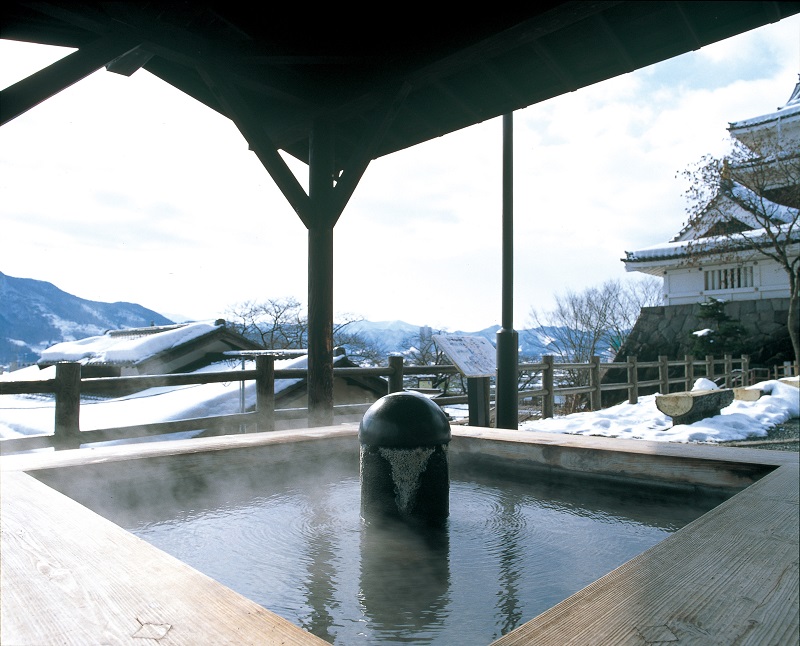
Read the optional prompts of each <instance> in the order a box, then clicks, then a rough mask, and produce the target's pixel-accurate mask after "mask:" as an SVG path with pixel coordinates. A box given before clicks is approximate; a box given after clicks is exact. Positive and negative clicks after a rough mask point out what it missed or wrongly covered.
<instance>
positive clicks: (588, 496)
mask: <svg viewBox="0 0 800 646" xmlns="http://www.w3.org/2000/svg"><path fill="white" fill-rule="evenodd" d="M328 462H329V460H326V464H327V463H328ZM334 462H336V461H335V460H334ZM321 463H322V462H319V463H317V462H314V461H311V462H309V463H308V464H306V465H304V467H303V468H301V469H298V468H297V466H296V463H295V465H293V466H291V467H290V466H286V465H284V466H280V465H268V464H265V465H264V466H263V468H260V469H256V468H253V467H249V468H248V469H246V470H243V469H238V470H237V469H233V468H229V469H220V468H215V469H214V470H213V475H211V472H210V471H208V470H207V469H204V468H197V467H195V468H190V469H183V470H182V471H181V472H180V476H179V477H178V479H177V480H174V481H171V482H168V480H167V478H163V477H162V478H158V477H152V474H151V475H150V476H143V475H142V474H141V473H139V476H137V477H136V478H134V476H133V475H131V474H132V473H137V472H138V469H133V468H132V470H131V472H130V473H129V474H128V475H127V477H126V478H123V479H121V480H119V479H118V480H115V479H114V478H115V477H117V478H119V470H120V469H119V467H118V466H117V467H108V466H106V467H98V469H101V468H104V469H105V471H104V472H102V473H100V472H98V473H96V474H95V476H96V477H102V478H103V482H104V484H103V486H102V487H96V486H91V487H90V486H88V485H87V484H86V483H85V481H84V483H83V484H80V483H72V484H70V483H69V482H59V483H54V485H55V486H58V488H60V489H62V490H63V491H64V492H65V493H67V494H68V495H71V496H72V497H73V498H76V499H78V500H79V501H80V502H82V503H84V504H86V505H87V506H89V507H92V508H95V509H96V510H97V511H98V512H100V513H102V514H103V515H105V516H107V517H109V518H110V519H111V520H114V521H115V522H117V523H118V524H120V525H122V526H123V527H126V528H127V529H129V530H130V531H131V532H133V533H134V534H136V535H138V536H140V537H141V538H143V539H146V540H147V541H149V542H151V543H152V544H154V545H155V546H157V547H159V548H161V549H163V550H164V551H166V552H168V553H170V554H172V555H174V556H176V557H177V558H179V559H181V560H182V561H185V562H186V563H188V564H190V565H192V566H193V567H195V568H196V569H198V570H200V571H202V572H204V573H206V574H207V575H209V576H211V577H213V578H214V579H216V580H218V581H220V582H221V583H223V584H225V585H227V586H229V587H230V588H232V589H234V590H237V591H238V592H240V593H241V594H243V595H245V596H247V597H249V598H251V599H253V600H254V601H256V602H258V603H259V604H261V605H263V606H264V607H266V608H268V609H270V610H272V611H275V612H277V613H278V614H280V615H282V616H283V617H285V618H287V619H289V620H290V621H292V622H294V623H295V624H297V625H299V626H302V627H303V628H305V629H306V630H308V631H310V632H312V633H314V634H315V635H318V636H319V637H322V638H323V639H325V640H328V641H329V642H331V643H334V644H346V645H351V644H359V643H361V644H447V645H452V644H459V645H465V646H467V645H470V644H475V645H479V644H480V645H485V644H488V643H489V642H491V641H492V640H493V639H496V638H497V637H499V636H501V635H502V634H505V633H507V632H508V631H510V630H512V629H513V628H515V627H516V626H518V625H520V624H522V623H524V622H525V621H527V620H529V619H531V618H533V617H534V616H536V615H538V614H539V613H541V612H543V611H544V610H547V609H548V608H550V607H551V606H553V605H554V604H555V603H557V602H559V601H561V600H562V599H564V598H566V597H567V596H569V595H571V594H572V593H574V592H576V591H578V590H579V589H581V588H582V587H584V586H586V585H587V584H589V583H591V582H592V581H594V580H595V579H597V578H599V577H600V576H602V575H603V574H605V573H607V572H609V571H610V570H612V569H614V568H615V567H617V566H619V565H621V564H622V563H624V562H625V561H627V560H629V559H630V558H631V557H633V556H635V555H636V554H639V553H640V552H642V551H644V550H645V549H647V548H648V547H650V546H652V545H654V544H655V543H657V542H659V541H661V540H662V539H663V538H665V537H666V536H668V535H669V534H670V533H672V532H674V531H676V530H677V529H679V528H680V527H682V526H684V525H685V524H686V523H688V522H690V521H691V520H693V519H694V518H696V517H698V516H700V515H701V514H702V513H704V512H705V511H707V510H708V509H710V508H712V507H713V506H715V505H717V504H718V503H719V502H721V499H720V498H719V497H716V498H715V497H709V496H706V495H703V496H699V495H697V494H692V493H686V492H683V493H681V492H676V491H669V492H665V491H664V490H648V489H643V488H642V487H641V485H640V484H636V485H631V484H628V485H625V484H621V483H614V484H611V483H609V482H606V481H600V480H596V479H586V478H581V479H568V480H565V479H561V480H555V479H553V476H552V474H550V475H548V474H546V473H544V472H541V471H531V472H525V471H522V472H516V473H504V475H503V477H502V478H499V477H496V476H491V475H487V474H486V473H481V471H480V470H478V471H473V472H470V473H467V472H466V471H465V470H463V469H462V470H459V469H458V468H456V469H451V481H452V482H451V488H450V517H449V519H448V522H447V525H446V527H444V528H442V529H438V530H422V529H419V528H412V527H408V526H406V525H388V526H378V525H375V524H374V523H371V524H370V523H365V522H364V521H363V520H362V519H361V517H360V512H359V500H360V491H359V476H358V463H357V458H356V460H355V461H353V460H352V459H349V458H348V459H346V460H340V461H338V463H337V466H336V468H335V469H334V468H330V469H328V468H326V469H321V468H320V466H319V465H320V464H321ZM134 466H135V465H134ZM496 472H497V471H496V470H494V473H496ZM315 473H316V475H318V476H319V477H317V478H314V477H313V475H314V474H315ZM132 478H134V479H132ZM45 479H47V478H46V477H45Z"/></svg>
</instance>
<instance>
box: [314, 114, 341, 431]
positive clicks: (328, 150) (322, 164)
mask: <svg viewBox="0 0 800 646" xmlns="http://www.w3.org/2000/svg"><path fill="white" fill-rule="evenodd" d="M308 172H309V182H308V188H309V190H308V193H309V198H310V199H311V213H310V214H309V218H308V219H309V222H308V425H309V426H330V425H331V424H333V225H334V224H335V222H336V219H337V218H338V216H339V213H338V212H337V213H333V211H334V210H335V206H334V200H333V133H332V130H331V127H330V125H329V124H325V123H317V124H315V126H314V130H313V131H312V133H311V148H310V151H309V168H308Z"/></svg>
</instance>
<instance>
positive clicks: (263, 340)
mask: <svg viewBox="0 0 800 646" xmlns="http://www.w3.org/2000/svg"><path fill="white" fill-rule="evenodd" d="M226 316H227V319H228V321H229V322H230V324H231V327H233V329H234V330H236V331H237V332H238V333H239V334H241V335H242V336H245V337H247V338H248V339H251V340H253V341H255V342H256V343H260V344H261V345H263V346H264V347H265V348H267V349H269V350H287V349H300V348H305V347H306V346H307V341H308V321H307V320H306V317H305V315H304V314H303V310H302V307H301V305H300V302H299V301H298V300H297V299H295V298H291V297H290V298H270V299H267V300H265V301H258V302H257V301H245V302H243V303H240V304H237V305H234V306H232V307H231V308H230V309H229V310H228V312H227V313H226Z"/></svg>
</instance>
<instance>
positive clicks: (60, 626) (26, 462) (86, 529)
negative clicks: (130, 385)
mask: <svg viewBox="0 0 800 646" xmlns="http://www.w3.org/2000/svg"><path fill="white" fill-rule="evenodd" d="M356 432H357V429H356V427H355V425H346V426H337V427H331V428H328V429H313V430H312V431H306V432H303V431H300V432H295V431H284V432H277V433H271V434H253V435H237V436H228V437H224V438H208V439H206V440H184V441H181V442H162V443H150V444H142V445H128V446H115V447H107V448H102V449H95V450H88V451H87V450H83V451H63V452H60V453H39V454H28V455H19V456H8V457H4V458H1V459H0V467H1V468H2V482H1V483H0V486H1V487H2V489H0V495H2V499H1V500H0V512H1V513H2V546H1V549H2V551H1V552H0V557H1V558H2V564H1V565H0V574H1V576H2V579H1V583H0V584H1V585H2V596H0V611H1V614H0V631H1V632H0V643H2V644H3V645H4V646H26V645H35V646H47V645H50V644H53V645H55V644H75V645H80V646H84V645H86V644H135V645H137V646H146V645H148V644H149V645H151V646H155V645H160V646H170V645H173V644H186V645H189V644H191V645H193V646H195V645H205V644H214V645H217V644H236V645H237V646H238V645H244V644H259V645H265V644H266V645H269V644H285V645H288V646H291V645H313V644H324V643H325V642H323V641H321V640H320V639H318V638H316V637H314V636H312V635H310V634H308V633H305V632H303V631H302V630H301V629H300V628H298V627H296V626H293V625H292V624H291V623H289V622H288V621H286V620H284V619H282V618H280V617H278V616H277V615H275V614H273V613H271V612H270V611H268V610H265V609H264V608H262V607H261V606H259V605H257V604H255V603H254V602H252V601H249V600H248V599H246V598H244V597H242V596H241V595H239V594H237V593H235V592H233V591H231V590H230V589H228V588H225V587H224V586H222V585H221V584H219V583H217V582H215V581H213V580H212V579H209V578H208V577H206V576H205V575H203V574H200V573H199V572H197V571H195V570H193V569H192V568H190V567H189V566H187V565H186V564H184V563H182V562H180V561H178V560H176V559H174V558H173V557H171V556H169V555H167V554H165V553H163V552H161V551H160V550H158V549H156V548H154V547H152V546H151V545H149V544H148V543H146V542H144V541H142V540H140V539H138V538H136V537H134V536H133V535H131V534H129V533H128V532H125V531H124V530H122V529H121V528H119V527H118V526H117V525H114V524H113V523H111V522H109V521H107V520H106V519H104V518H102V517H100V516H98V515H96V514H94V513H93V512H91V511H89V510H88V509H86V508H85V507H83V506H81V505H80V504H78V503H76V502H75V501H73V500H71V499H70V498H67V497H65V496H63V495H62V494H60V493H58V492H56V491H54V490H53V489H51V488H49V487H47V486H46V485H44V484H42V483H41V482H39V481H38V480H36V479H34V478H33V477H32V476H31V475H28V473H25V472H26V471H29V472H33V471H36V470H38V469H48V468H58V467H78V468H80V466H81V465H85V464H91V463H100V462H109V461H116V460H129V459H146V458H147V457H156V456H167V455H178V454H186V453H201V454H204V455H206V454H208V453H209V452H211V453H213V452H214V451H229V450H230V451H232V453H231V454H230V455H231V456H232V455H233V454H234V453H235V454H237V455H239V456H241V457H239V458H236V459H242V460H244V459H250V458H246V457H244V456H252V454H253V452H254V450H255V449H256V448H258V447H267V446H273V447H274V445H281V447H282V448H283V449H287V447H290V446H298V445H297V444H296V442H297V441H298V440H305V441H313V440H315V439H322V440H326V441H327V440H334V441H339V440H346V441H348V442H352V441H354V437H355V434H356ZM453 434H454V440H453V446H454V449H455V450H466V451H475V450H481V451H486V452H490V453H492V452H493V453H495V454H496V455H498V456H500V457H504V458H510V459H521V460H534V461H537V462H542V463H544V464H545V465H548V466H552V467H554V468H567V469H570V468H572V469H575V470H583V469H587V470H589V471H594V472H596V473H598V474H602V473H603V472H605V473H606V474H607V475H608V474H613V473H619V472H620V470H621V469H623V470H625V471H627V470H632V471H633V472H634V473H633V474H632V475H633V477H635V478H647V477H648V470H650V473H651V476H652V477H653V478H654V479H663V478H665V477H667V476H668V475H669V472H670V471H677V472H678V473H679V474H680V475H679V478H680V479H681V480H682V481H683V482H684V483H690V482H691V481H692V480H693V478H699V480H700V481H703V482H706V485H708V486H713V482H707V481H710V480H713V477H714V473H716V472H719V473H720V478H721V482H724V483H728V484H729V483H730V482H731V479H733V480H736V479H739V480H741V481H742V482H744V481H746V480H747V478H748V477H749V476H748V474H753V473H763V472H764V471H765V470H770V469H772V471H771V473H769V474H768V475H766V476H764V477H763V478H761V479H760V480H758V481H757V482H756V483H755V484H752V485H751V486H749V487H747V488H746V489H744V490H743V491H741V492H740V493H739V494H737V495H736V496H734V497H732V498H731V499H729V500H728V501H727V502H725V503H724V504H722V505H720V506H719V507H717V508H716V509H714V510H712V511H711V512H709V513H708V514H706V515H704V516H703V517H701V518H699V519H698V520H696V521H695V522H693V523H691V524H690V525H688V526H687V527H685V528H684V529H682V530H680V531H678V532H676V533H675V534H673V535H672V536H671V537H669V538H667V539H666V540H665V541H663V542H662V543H660V544H658V545H656V546H655V547H653V548H651V549H650V550H648V551H646V552H644V553H643V554H641V555H640V556H638V557H636V558H634V559H632V560H631V561H629V562H628V563H626V564H624V565H622V566H621V567H620V568H618V569H616V570H614V571H613V572H611V573H609V574H608V575H606V576H605V577H603V578H601V579H599V580H598V581H596V582H595V583H593V584H591V585H589V586H588V587H586V588H585V589H583V590H581V591H580V592H578V593H577V594H575V595H573V596H572V597H570V598H568V599H566V600H565V601H563V602H562V603H560V604H558V605H556V606H555V607H553V608H551V609H550V610H548V611H547V612H545V613H543V614H542V615H540V616H539V617H536V618H533V619H532V620H531V621H529V622H528V623H526V624H524V625H523V626H521V627H520V628H518V629H516V630H515V631H513V632H511V633H509V634H508V635H506V636H504V637H502V638H501V639H499V640H497V641H496V642H495V646H510V645H522V644H525V645H529V644H530V645H532V644H537V645H540V644H544V645H554V644H558V645H562V644H581V645H586V644H602V645H605V644H614V645H616V644H637V645H638V644H664V643H666V644H676V645H678V646H681V645H686V644H697V645H698V646H699V645H702V646H706V645H709V644H720V645H726V646H727V645H728V644H742V645H745V644H759V645H761V644H775V645H779V646H785V645H791V644H797V643H798V628H799V626H798V608H799V604H798V549H799V546H798V533H799V529H798V487H799V485H800V465H799V464H798V455H797V454H795V453H779V452H775V451H763V450H755V449H737V448H721V447H710V446H683V445H664V444H658V443H650V442H637V441H631V440H610V439H607V438H585V437H575V436H555V435H546V434H539V433H521V432H516V431H497V430H491V429H476V428H471V427H462V428H454V429H453ZM237 449H238V451H237ZM287 450H292V449H291V448H288V449H287ZM681 464H683V465H691V467H685V466H683V467H680V468H676V465H681ZM659 465H661V466H660V467H659ZM693 474H697V475H693Z"/></svg>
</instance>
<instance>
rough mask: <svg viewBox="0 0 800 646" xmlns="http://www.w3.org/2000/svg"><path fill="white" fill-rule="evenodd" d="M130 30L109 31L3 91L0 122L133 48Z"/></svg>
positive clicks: (0, 123)
mask: <svg viewBox="0 0 800 646" xmlns="http://www.w3.org/2000/svg"><path fill="white" fill-rule="evenodd" d="M139 44H140V43H139V41H138V40H136V39H135V38H133V37H132V36H131V35H130V34H127V33H122V34H109V35H106V36H103V37H101V38H99V39H98V40H96V41H94V42H92V43H90V44H88V45H86V46H84V47H81V48H80V49H79V50H78V51H76V52H73V53H72V54H69V55H68V56H65V57H64V58H62V59H61V60H59V61H56V62H55V63H53V64H52V65H49V66H48V67H45V68H44V69H43V70H40V71H38V72H36V73H35V74H32V75H31V76H29V77H27V78H24V79H22V80H21V81H19V82H17V83H14V85H11V86H9V87H7V88H6V89H5V90H2V91H0V126H1V125H4V124H6V123H8V122H9V121H11V120H12V119H15V118H16V117H18V116H20V115H21V114H24V113H25V112H27V111H28V110H30V109H31V108H33V107H34V106H36V105H38V104H39V103H41V102H42V101H45V100H46V99H49V98H50V97H51V96H54V95H56V94H58V93H59V92H61V91H62V90H65V89H66V88H68V87H69V86H71V85H73V84H74V83H77V82H78V81H80V80H81V79H84V78H86V77H87V76H89V75H90V74H92V73H93V72H96V71H97V70H99V69H101V68H102V67H104V66H105V65H107V64H109V63H110V62H112V61H113V60H114V59H117V58H119V57H120V56H123V55H124V54H126V53H128V52H131V51H133V50H134V49H136V48H137V47H138V46H139Z"/></svg>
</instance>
